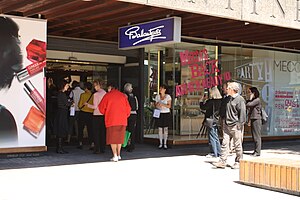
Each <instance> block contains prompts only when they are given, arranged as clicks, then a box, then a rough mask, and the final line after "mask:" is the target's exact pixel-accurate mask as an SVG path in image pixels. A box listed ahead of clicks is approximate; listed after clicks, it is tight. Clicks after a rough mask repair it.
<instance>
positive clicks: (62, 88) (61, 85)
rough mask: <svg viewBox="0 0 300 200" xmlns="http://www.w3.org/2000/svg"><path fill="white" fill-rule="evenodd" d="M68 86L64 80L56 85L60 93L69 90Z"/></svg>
mask: <svg viewBox="0 0 300 200" xmlns="http://www.w3.org/2000/svg"><path fill="white" fill-rule="evenodd" d="M69 87H70V86H69V84H68V82H67V81H66V80H62V81H60V83H59V84H58V90H59V91H62V92H65V91H67V90H68V89H69Z"/></svg>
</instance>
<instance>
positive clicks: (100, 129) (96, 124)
mask: <svg viewBox="0 0 300 200" xmlns="http://www.w3.org/2000/svg"><path fill="white" fill-rule="evenodd" d="M93 85H94V88H95V90H96V92H95V93H94V94H93V104H89V103H85V105H86V106H87V107H89V108H92V109H94V112H93V135H94V143H95V147H94V152H93V153H94V154H98V153H104V152H105V144H106V129H105V122H104V115H103V114H102V113H101V112H100V111H99V109H98V106H99V104H100V102H101V101H102V99H103V97H104V95H105V94H106V91H105V90H103V89H102V85H103V83H102V81H100V80H95V81H94V82H93Z"/></svg>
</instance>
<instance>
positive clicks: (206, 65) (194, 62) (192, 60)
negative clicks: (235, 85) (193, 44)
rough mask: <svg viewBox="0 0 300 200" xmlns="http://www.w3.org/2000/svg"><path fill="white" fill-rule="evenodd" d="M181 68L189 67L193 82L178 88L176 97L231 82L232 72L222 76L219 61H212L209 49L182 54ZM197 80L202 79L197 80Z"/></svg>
mask: <svg viewBox="0 0 300 200" xmlns="http://www.w3.org/2000/svg"><path fill="white" fill-rule="evenodd" d="M179 55H180V61H181V66H186V65H188V68H189V69H190V71H191V79H192V80H191V81H190V82H188V83H184V84H181V85H177V86H176V97H178V96H182V95H186V94H188V93H192V92H194V91H200V90H203V89H204V88H211V87H214V86H218V85H222V83H223V81H228V80H231V74H230V72H225V73H223V74H220V73H219V72H220V70H219V69H218V66H217V63H218V60H210V59H209V57H208V53H207V49H203V50H200V51H198V50H196V51H192V52H191V51H188V50H186V51H184V52H180V54H179ZM195 78H201V79H197V80H195Z"/></svg>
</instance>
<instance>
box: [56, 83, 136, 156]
mask: <svg viewBox="0 0 300 200" xmlns="http://www.w3.org/2000/svg"><path fill="white" fill-rule="evenodd" d="M69 87H70V86H69V84H68V82H67V81H65V80H63V81H61V82H60V84H59V85H58V93H57V95H56V97H57V100H56V103H57V109H56V112H55V115H54V120H53V132H54V133H55V134H56V138H57V148H56V152H57V153H60V154H63V153H68V152H67V151H66V150H65V149H64V148H63V138H66V141H65V142H70V138H71V135H72V132H73V131H75V134H76V135H77V136H78V146H77V147H78V148H79V149H82V148H83V131H84V127H85V126H86V128H87V133H88V143H89V145H90V149H91V150H93V153H95V154H98V153H104V152H105V147H106V145H110V147H111V150H112V153H113V157H112V159H111V160H112V161H118V160H120V159H121V155H120V153H121V145H122V144H123V142H124V137H125V131H126V130H128V131H129V132H130V133H131V135H130V139H129V144H128V145H127V147H126V149H127V151H129V152H131V151H133V150H134V148H135V137H136V135H135V129H136V119H137V110H138V101H137V98H136V96H135V95H134V94H133V87H132V84H131V83H126V84H125V85H124V92H121V91H119V90H118V88H117V86H116V85H114V84H109V85H108V87H107V92H106V91H105V90H104V89H103V82H101V81H100V80H94V81H93V83H90V82H86V83H84V86H83V88H82V87H80V84H79V82H77V81H73V82H72V90H69ZM93 88H94V91H95V92H93Z"/></svg>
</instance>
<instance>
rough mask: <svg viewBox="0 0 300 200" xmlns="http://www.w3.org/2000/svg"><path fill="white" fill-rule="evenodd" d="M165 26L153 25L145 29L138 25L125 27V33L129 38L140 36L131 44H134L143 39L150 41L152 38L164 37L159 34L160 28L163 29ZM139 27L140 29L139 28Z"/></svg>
mask: <svg viewBox="0 0 300 200" xmlns="http://www.w3.org/2000/svg"><path fill="white" fill-rule="evenodd" d="M164 27H165V26H164V25H162V26H158V27H154V28H151V29H149V30H148V32H147V31H145V30H144V29H141V28H140V27H139V26H134V27H131V28H129V29H127V31H125V35H127V36H128V38H129V40H133V39H136V38H141V39H140V40H138V41H136V42H134V43H133V44H132V45H133V46H135V45H137V44H139V43H141V42H144V41H147V40H148V41H150V42H152V41H153V40H157V39H166V38H167V37H166V36H161V35H162V33H161V29H163V28H164ZM140 29H141V30H140Z"/></svg>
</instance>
